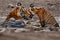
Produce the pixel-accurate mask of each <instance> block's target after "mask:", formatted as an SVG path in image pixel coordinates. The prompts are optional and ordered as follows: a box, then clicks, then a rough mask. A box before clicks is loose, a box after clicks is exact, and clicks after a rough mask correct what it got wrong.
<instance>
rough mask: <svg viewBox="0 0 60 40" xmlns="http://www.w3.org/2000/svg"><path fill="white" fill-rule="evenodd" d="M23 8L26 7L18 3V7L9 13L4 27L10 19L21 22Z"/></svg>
mask: <svg viewBox="0 0 60 40" xmlns="http://www.w3.org/2000/svg"><path fill="white" fill-rule="evenodd" d="M23 8H24V7H23V6H22V5H21V3H17V6H16V7H14V8H12V10H11V11H10V12H9V14H8V15H7V17H6V19H5V21H4V22H3V24H2V25H4V24H5V23H6V22H8V21H9V19H10V18H14V19H16V20H21V19H22V16H21V15H20V14H22V12H23Z"/></svg>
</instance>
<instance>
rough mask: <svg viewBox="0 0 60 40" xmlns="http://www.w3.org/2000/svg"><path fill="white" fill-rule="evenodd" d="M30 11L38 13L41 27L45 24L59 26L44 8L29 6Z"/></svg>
mask: <svg viewBox="0 0 60 40" xmlns="http://www.w3.org/2000/svg"><path fill="white" fill-rule="evenodd" d="M31 11H32V12H34V13H35V14H37V15H38V17H39V19H40V24H41V26H42V27H45V25H46V24H50V25H53V26H54V27H59V24H58V23H57V21H56V20H55V18H54V17H53V16H52V15H51V14H50V13H49V12H48V11H47V10H46V9H44V8H37V7H33V8H31Z"/></svg>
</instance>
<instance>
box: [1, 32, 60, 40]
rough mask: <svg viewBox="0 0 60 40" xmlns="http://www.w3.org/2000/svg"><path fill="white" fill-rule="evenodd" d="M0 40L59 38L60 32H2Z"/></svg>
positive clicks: (50, 39)
mask: <svg viewBox="0 0 60 40" xmlns="http://www.w3.org/2000/svg"><path fill="white" fill-rule="evenodd" d="M0 40H60V32H21V33H9V34H8V33H4V34H3V35H0Z"/></svg>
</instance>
